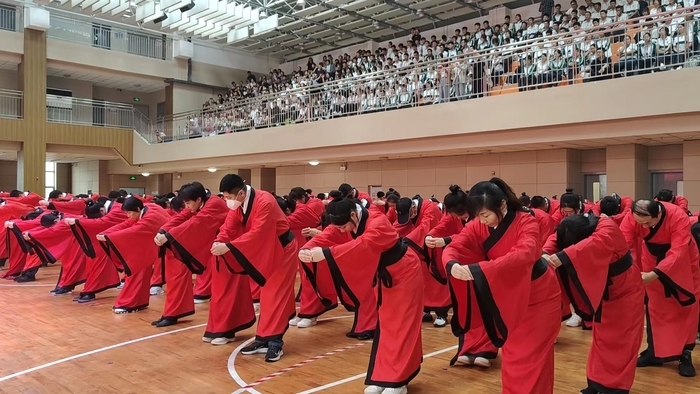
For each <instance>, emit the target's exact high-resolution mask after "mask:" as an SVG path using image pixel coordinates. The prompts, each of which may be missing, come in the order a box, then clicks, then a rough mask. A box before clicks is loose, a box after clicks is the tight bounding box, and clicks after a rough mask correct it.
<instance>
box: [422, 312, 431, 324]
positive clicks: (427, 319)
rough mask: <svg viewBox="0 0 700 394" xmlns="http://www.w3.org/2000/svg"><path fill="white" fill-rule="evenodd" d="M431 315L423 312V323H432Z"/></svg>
mask: <svg viewBox="0 0 700 394" xmlns="http://www.w3.org/2000/svg"><path fill="white" fill-rule="evenodd" d="M432 322H433V315H431V314H430V312H423V323H432Z"/></svg>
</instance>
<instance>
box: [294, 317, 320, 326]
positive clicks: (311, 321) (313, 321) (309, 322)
mask: <svg viewBox="0 0 700 394" xmlns="http://www.w3.org/2000/svg"><path fill="white" fill-rule="evenodd" d="M316 323H317V321H316V318H315V317H314V318H312V319H301V320H299V322H298V323H297V327H299V328H309V327H313V326H315V325H316Z"/></svg>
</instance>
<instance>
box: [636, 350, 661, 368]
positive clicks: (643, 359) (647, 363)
mask: <svg viewBox="0 0 700 394" xmlns="http://www.w3.org/2000/svg"><path fill="white" fill-rule="evenodd" d="M662 365H664V363H663V360H661V359H658V358H656V357H654V356H652V355H651V353H650V352H649V349H646V350H644V351H642V353H641V354H640V355H639V358H637V368H645V367H660V366H662Z"/></svg>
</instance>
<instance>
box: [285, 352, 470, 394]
mask: <svg viewBox="0 0 700 394" xmlns="http://www.w3.org/2000/svg"><path fill="white" fill-rule="evenodd" d="M457 347H458V346H457V345H455V346H450V347H448V348H445V349H442V350H438V351H436V352H432V353H428V354H424V355H423V358H424V359H426V358H430V357H435V356H437V355H439V354H442V353H447V352H449V351H452V350H457ZM366 375H367V374H366V373H361V374H359V375H355V376H351V377H349V378H345V379H341V380H338V381H335V382H332V383H328V384H324V385H323V386H319V387H315V388H312V389H309V390H306V391H302V392H300V393H297V394H311V393H317V392H319V391H323V390H326V389H329V388H331V387H336V386H340V385H341V384H345V383H348V382H352V381H353V380H357V379H362V378H364V377H365V376H366Z"/></svg>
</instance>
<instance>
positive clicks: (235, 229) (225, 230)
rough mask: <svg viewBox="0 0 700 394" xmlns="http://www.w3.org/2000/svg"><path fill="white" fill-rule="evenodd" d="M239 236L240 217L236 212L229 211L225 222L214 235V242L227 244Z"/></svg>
mask: <svg viewBox="0 0 700 394" xmlns="http://www.w3.org/2000/svg"><path fill="white" fill-rule="evenodd" d="M240 235H241V217H240V214H239V213H238V212H237V211H234V210H229V212H228V214H226V220H224V224H222V225H221V227H220V228H219V231H218V232H217V234H216V242H229V241H231V240H233V239H236V238H237V237H238V236H240Z"/></svg>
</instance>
